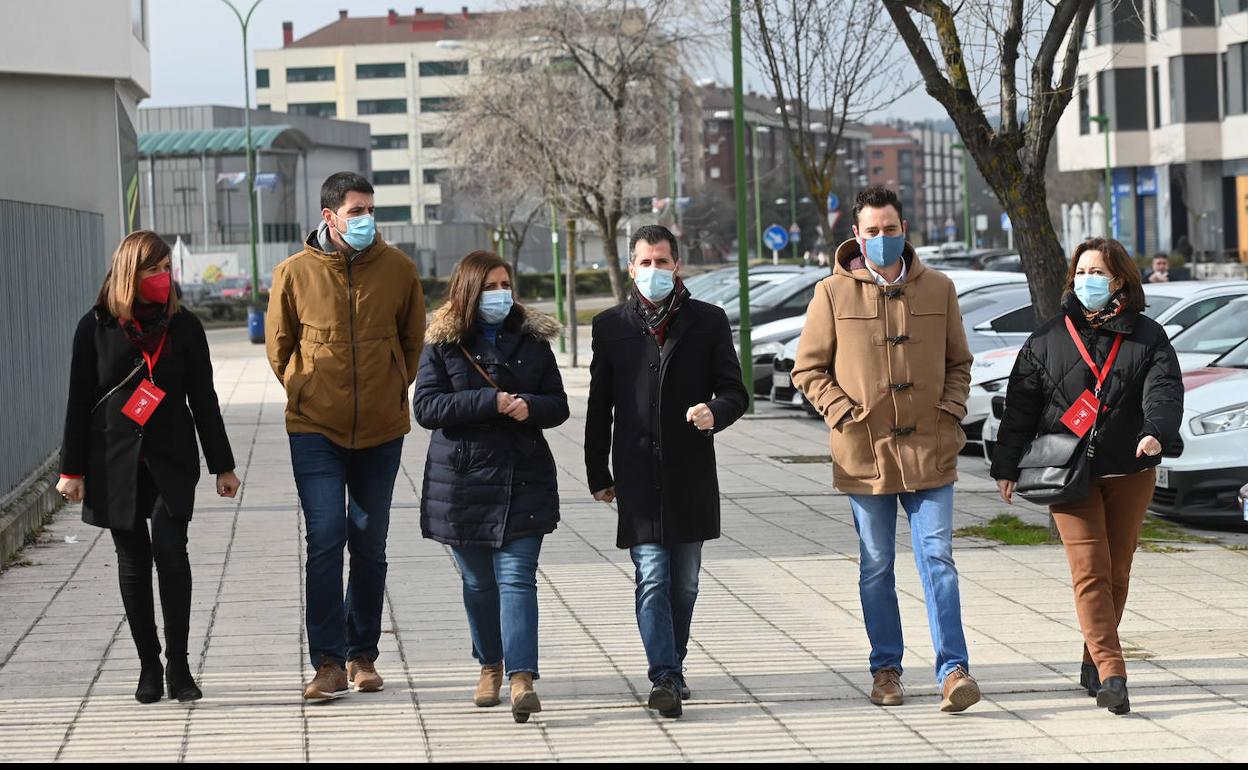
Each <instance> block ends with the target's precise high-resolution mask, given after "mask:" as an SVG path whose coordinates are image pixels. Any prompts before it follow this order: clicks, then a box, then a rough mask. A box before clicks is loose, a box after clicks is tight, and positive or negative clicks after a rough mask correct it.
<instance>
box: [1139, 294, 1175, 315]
mask: <svg viewBox="0 0 1248 770" xmlns="http://www.w3.org/2000/svg"><path fill="white" fill-rule="evenodd" d="M1178 301H1179V298H1178V297H1163V296H1161V295H1154V296H1152V297H1149V298H1148V304H1147V305H1145V306H1144V315H1146V316H1148V317H1149V318H1156V317H1157V316H1159V315H1161V314H1162V313H1164V312H1165V310H1166V308H1168V307H1170V306H1171V305H1173V304H1174V303H1176V302H1178Z"/></svg>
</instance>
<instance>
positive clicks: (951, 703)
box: [940, 666, 980, 713]
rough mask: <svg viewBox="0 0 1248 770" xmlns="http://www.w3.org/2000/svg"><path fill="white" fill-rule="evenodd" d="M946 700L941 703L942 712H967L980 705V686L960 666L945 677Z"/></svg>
mask: <svg viewBox="0 0 1248 770" xmlns="http://www.w3.org/2000/svg"><path fill="white" fill-rule="evenodd" d="M943 691H944V696H945V697H944V700H942V701H941V702H940V710H941V711H947V712H950V713H957V712H959V711H966V710H967V709H968V708H970V707H971V706H974V705H975V704H976V703H979V698H980V694H979V684H978V683H977V682H976V681H975V680H974V679H972V678H971V675H970V674H968V673H967V672H966V669H964V668H962V667H961V666H958V667H957V668H955V669H954V670H953V671H950V672H949V676H947V677H945V686H944V688H943Z"/></svg>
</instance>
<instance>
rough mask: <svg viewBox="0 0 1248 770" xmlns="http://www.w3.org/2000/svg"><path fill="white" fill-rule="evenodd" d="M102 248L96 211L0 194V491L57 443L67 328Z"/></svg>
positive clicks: (96, 272)
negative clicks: (0, 257) (0, 269)
mask: <svg viewBox="0 0 1248 770" xmlns="http://www.w3.org/2000/svg"><path fill="white" fill-rule="evenodd" d="M109 254H110V252H109V248H108V244H105V243H104V217H103V215H101V214H96V213H91V212H86V211H78V210H75V209H65V208H59V207H56V206H40V205H35V204H30V203H22V202H19V201H11V200H0V255H3V260H4V262H3V264H4V274H3V280H0V319H2V320H0V498H3V497H4V496H5V495H7V494H8V493H9V492H11V491H13V489H14V488H16V487H17V485H18V484H19V483H20V482H21V481H22V479H24V478H25V477H26V476H27V475H29V474H30V473H31V472H32V471H34V470H35V469H36V468H37V467H39V466H40V465H41V464H43V463H44V461H46V460H47V458H48V457H49V456H50V455H51V454H52V453H54V452H56V451H57V450H58V449H59V448H60V446H61V433H62V430H63V427H64V424H65V400H66V397H67V394H68V392H69V362H70V351H71V348H72V346H73V338H74V329H75V328H76V327H77V324H78V320H79V319H80V318H82V315H83V313H85V312H86V311H87V310H88V308H89V307H90V306H91V303H92V302H93V301H94V300H95V295H96V292H98V291H99V288H100V283H101V281H103V279H104V273H105V271H106V270H107V265H108V259H109Z"/></svg>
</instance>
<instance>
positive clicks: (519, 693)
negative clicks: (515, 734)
mask: <svg viewBox="0 0 1248 770" xmlns="http://www.w3.org/2000/svg"><path fill="white" fill-rule="evenodd" d="M541 710H542V702H541V701H540V700H538V697H537V693H536V692H535V691H534V690H533V675H532V674H530V673H529V672H527V671H517V672H516V673H514V674H512V675H511V716H512V717H513V718H514V719H515V720H516V721H517V722H520V723H521V724H523V723H524V722H527V721H529V715H530V714H536V713H537V712H539V711H541Z"/></svg>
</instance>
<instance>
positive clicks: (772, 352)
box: [734, 313, 806, 398]
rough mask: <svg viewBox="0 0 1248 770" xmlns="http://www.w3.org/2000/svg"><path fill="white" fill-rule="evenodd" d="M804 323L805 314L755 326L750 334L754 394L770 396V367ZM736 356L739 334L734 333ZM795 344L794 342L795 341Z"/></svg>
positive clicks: (799, 331) (739, 351) (739, 346)
mask: <svg viewBox="0 0 1248 770" xmlns="http://www.w3.org/2000/svg"><path fill="white" fill-rule="evenodd" d="M805 325H806V314H805V313H803V314H802V315H797V316H792V317H789V318H781V319H780V320H779V321H772V322H770V323H765V324H763V325H761V326H755V327H754V328H753V330H752V332H751V334H750V350H751V356H750V357H751V358H752V359H753V360H754V395H756V396H763V397H765V398H766V397H770V396H771V388H772V367H773V364H774V362H775V359H776V357H777V356H779V355H781V354H783V352H784V346H785V344H786V343H788V342H789V341H790V340H796V339H797V338H798V337H800V336H801V334H802V327H803V326H805ZM735 336H736V339H735V340H734V345H735V347H736V349H737V357H738V358H740V357H741V341H740V335H739V334H738V335H735ZM795 344H796V343H795Z"/></svg>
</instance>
